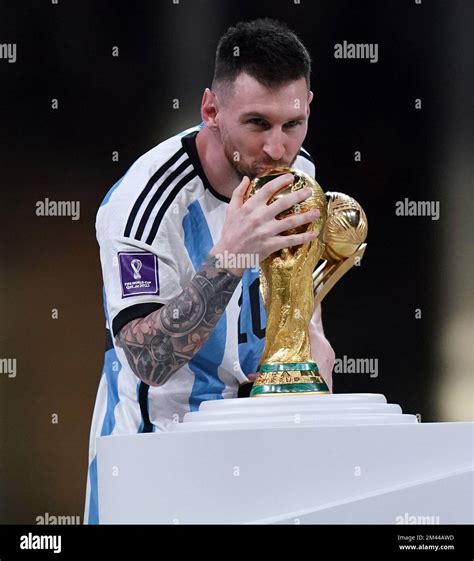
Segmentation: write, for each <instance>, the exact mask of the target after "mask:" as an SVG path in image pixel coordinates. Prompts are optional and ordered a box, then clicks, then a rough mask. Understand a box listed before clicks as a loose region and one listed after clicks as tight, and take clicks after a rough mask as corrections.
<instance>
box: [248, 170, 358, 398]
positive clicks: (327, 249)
mask: <svg viewBox="0 0 474 561" xmlns="http://www.w3.org/2000/svg"><path fill="white" fill-rule="evenodd" d="M285 173H291V174H293V176H294V178H295V179H294V181H293V182H292V183H291V184H290V185H288V186H286V187H285V188H284V189H282V190H281V191H279V192H278V193H277V194H276V195H274V196H273V197H272V198H271V199H270V200H269V201H268V203H267V204H271V203H272V202H274V201H275V200H276V199H278V198H279V197H282V196H285V195H286V194H287V193H290V192H294V191H297V190H299V189H303V188H305V187H310V188H311V190H312V195H311V196H310V197H308V198H307V199H306V200H304V201H303V202H302V203H299V204H297V205H294V206H293V207H292V208H290V209H288V210H287V211H285V212H283V213H281V214H279V215H278V216H277V218H284V217H286V216H288V215H289V214H293V213H300V212H306V211H308V210H312V209H318V210H319V211H320V217H319V218H318V219H316V220H315V221H314V222H312V223H310V224H306V225H303V226H300V227H299V228H296V229H294V230H288V231H287V232H285V235H287V234H288V235H289V234H295V233H301V232H303V231H305V230H308V231H313V232H315V233H316V234H317V235H318V237H317V238H316V239H315V240H314V241H311V242H308V243H305V244H302V245H299V246H294V247H288V248H284V249H282V250H280V251H277V252H275V253H273V254H271V255H269V256H268V257H267V258H266V259H264V260H263V261H262V262H261V263H260V290H261V294H262V299H263V303H264V306H265V310H266V312H267V327H266V335H265V348H264V351H263V354H262V357H261V359H260V363H259V368H258V376H257V378H256V379H255V382H254V384H253V387H252V391H251V393H250V397H255V396H268V395H288V394H297V395H301V394H307V393H316V394H322V393H329V389H328V386H327V384H326V382H325V381H324V380H323V378H322V377H321V375H320V374H319V369H318V366H317V362H315V360H316V361H317V357H311V347H310V338H309V331H308V326H309V322H310V320H311V317H312V315H313V312H314V309H315V307H316V306H318V305H319V304H320V303H321V302H322V300H323V298H324V297H325V296H326V294H327V293H328V292H329V290H330V289H331V288H332V287H333V286H334V285H335V284H336V282H337V281H338V280H339V279H340V278H341V277H342V276H343V275H344V274H345V273H347V271H348V270H349V269H350V268H351V267H352V266H353V265H354V264H355V263H356V262H357V260H360V259H361V258H362V256H363V254H364V251H365V248H366V245H367V244H365V243H363V242H364V241H365V238H366V237H367V218H366V216H365V213H364V211H363V209H362V207H361V206H360V205H359V204H358V203H357V202H356V201H355V200H354V199H353V198H351V197H349V196H348V195H345V194H343V193H326V194H325V193H324V191H323V190H322V188H321V187H320V185H319V184H318V183H317V181H315V180H314V179H313V178H312V177H310V176H309V175H307V174H306V173H304V172H302V171H300V170H297V169H293V168H277V169H273V170H271V171H269V172H267V173H265V174H264V175H262V176H260V177H257V178H255V179H254V180H253V181H252V182H251V184H250V185H249V188H248V191H247V193H246V195H245V199H244V200H247V199H248V198H249V197H251V196H253V195H254V194H255V193H257V192H258V191H259V190H260V189H261V188H262V186H263V185H265V183H267V182H268V181H271V180H272V179H274V178H275V177H277V176H278V175H284V174H285ZM321 259H323V261H322V262H321V264H320V265H319V266H318V267H317V268H316V265H317V264H318V263H319V261H320V260H321ZM313 359H314V360H313Z"/></svg>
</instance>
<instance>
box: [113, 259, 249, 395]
mask: <svg viewBox="0 0 474 561" xmlns="http://www.w3.org/2000/svg"><path fill="white" fill-rule="evenodd" d="M240 280H241V277H238V276H235V275H233V274H232V273H230V272H229V271H227V270H226V269H221V268H217V267H216V257H215V256H212V257H208V258H207V259H206V261H205V262H204V264H203V266H202V268H201V270H200V271H198V272H197V273H196V274H195V275H194V277H193V278H192V279H191V282H190V283H189V284H188V286H186V287H185V289H184V290H183V292H182V293H181V294H180V295H179V296H177V297H176V298H174V299H173V300H171V301H170V302H168V304H166V305H165V306H163V307H162V308H160V309H159V310H156V311H155V312H152V313H151V314H150V315H148V316H147V317H145V318H140V319H136V320H132V321H130V322H129V323H128V324H127V325H125V326H124V327H123V328H122V329H121V331H120V332H119V333H118V335H117V337H118V342H119V344H120V346H121V347H122V348H123V350H124V352H125V355H126V357H127V360H128V362H129V364H130V367H131V368H132V370H133V371H134V372H135V374H136V375H137V376H138V377H139V378H140V379H141V380H143V381H144V382H146V383H147V384H150V385H152V386H161V385H162V384H164V383H165V382H166V381H167V380H168V379H169V378H170V377H171V376H172V374H174V372H176V371H177V370H178V369H179V368H181V366H183V365H184V364H186V363H187V362H188V361H189V360H190V359H191V358H192V357H193V356H194V355H195V354H196V353H197V352H198V351H199V349H200V348H201V347H202V346H203V345H204V343H205V342H206V341H207V339H208V338H209V336H210V334H211V333H212V330H213V329H214V327H215V326H216V324H217V322H218V321H219V319H220V318H221V316H222V314H223V312H224V310H225V308H226V306H227V304H228V303H229V300H230V299H231V297H232V294H233V293H234V291H235V288H236V287H237V285H238V284H239V282H240Z"/></svg>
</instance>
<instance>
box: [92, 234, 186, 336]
mask: <svg viewBox="0 0 474 561" xmlns="http://www.w3.org/2000/svg"><path fill="white" fill-rule="evenodd" d="M104 230H105V231H104ZM97 239H98V241H99V246H100V261H101V267H102V276H103V280H104V292H105V301H106V311H107V318H108V322H109V328H110V329H111V330H112V334H113V336H114V337H115V336H116V335H117V333H118V332H119V331H120V330H121V329H122V327H123V326H124V325H126V324H127V323H128V322H130V321H132V320H133V319H137V318H140V317H145V316H147V315H149V314H150V313H152V312H154V311H155V310H157V309H159V308H160V307H162V306H163V305H165V304H167V303H168V302H169V301H170V300H172V299H173V298H175V297H176V296H178V295H179V294H180V293H181V292H182V285H183V284H184V281H185V278H184V277H185V275H184V273H183V265H185V263H186V260H183V257H185V256H183V249H184V245H183V240H182V237H181V236H180V234H179V231H178V230H176V231H175V230H174V229H171V228H166V227H165V225H163V227H162V228H161V230H160V234H159V235H158V236H157V238H156V239H155V240H154V242H153V245H149V244H147V243H145V242H143V241H140V240H136V239H134V238H130V237H123V236H119V235H113V234H111V233H110V230H108V229H104V228H100V227H99V228H97Z"/></svg>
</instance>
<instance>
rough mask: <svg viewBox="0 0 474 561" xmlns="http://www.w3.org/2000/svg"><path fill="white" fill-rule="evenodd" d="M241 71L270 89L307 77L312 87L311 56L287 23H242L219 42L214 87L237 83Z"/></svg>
mask: <svg viewBox="0 0 474 561" xmlns="http://www.w3.org/2000/svg"><path fill="white" fill-rule="evenodd" d="M241 72H246V73H247V74H249V75H250V76H252V77H253V78H255V79H256V80H258V81H259V82H260V83H261V84H263V85H264V86H266V87H267V88H272V87H275V86H281V85H283V84H286V83H288V82H292V81H294V80H298V79H299V78H305V80H306V83H307V84H308V88H309V87H310V74H311V57H310V55H309V53H308V51H307V49H306V47H305V46H304V45H303V43H302V42H301V41H300V40H299V38H298V37H297V36H296V34H295V33H294V32H293V31H291V29H289V28H288V26H287V25H286V24H285V23H283V22H279V21H277V20H274V19H270V18H261V19H256V20H253V21H248V22H246V21H242V22H239V23H237V24H236V25H235V26H233V27H229V29H228V30H227V31H226V32H225V34H224V35H223V36H222V37H221V39H220V41H219V44H218V46H217V51H216V64H215V70H214V79H213V83H212V85H213V87H215V86H216V85H217V83H219V82H228V83H233V82H234V80H235V79H236V78H237V76H238V75H239V74H240V73H241Z"/></svg>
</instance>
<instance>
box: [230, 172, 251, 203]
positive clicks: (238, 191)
mask: <svg viewBox="0 0 474 561" xmlns="http://www.w3.org/2000/svg"><path fill="white" fill-rule="evenodd" d="M249 185H250V179H249V178H248V177H247V176H246V175H244V177H243V178H242V181H241V182H240V183H239V185H238V186H237V187H236V188H235V189H234V191H233V193H232V197H231V199H230V203H229V207H228V208H229V209H232V210H234V209H238V208H240V207H241V206H242V205H243V204H244V203H243V199H244V195H245V193H246V192H247V189H248V186H249Z"/></svg>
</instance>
